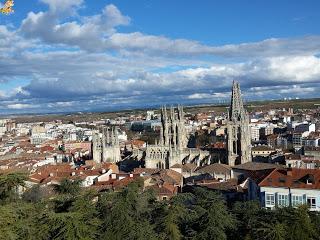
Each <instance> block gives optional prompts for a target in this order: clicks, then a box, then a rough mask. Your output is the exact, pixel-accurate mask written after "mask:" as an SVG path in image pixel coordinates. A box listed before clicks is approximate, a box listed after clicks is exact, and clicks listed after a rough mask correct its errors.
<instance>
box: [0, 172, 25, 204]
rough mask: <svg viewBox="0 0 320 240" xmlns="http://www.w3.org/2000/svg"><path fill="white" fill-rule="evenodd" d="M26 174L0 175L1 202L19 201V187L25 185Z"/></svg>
mask: <svg viewBox="0 0 320 240" xmlns="http://www.w3.org/2000/svg"><path fill="white" fill-rule="evenodd" d="M26 179H27V178H26V175H25V174H24V173H9V174H3V175H0V201H6V200H9V201H10V200H17V198H18V187H19V186H24V185H25V180H26Z"/></svg>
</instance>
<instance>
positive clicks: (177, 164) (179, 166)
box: [170, 163, 182, 168]
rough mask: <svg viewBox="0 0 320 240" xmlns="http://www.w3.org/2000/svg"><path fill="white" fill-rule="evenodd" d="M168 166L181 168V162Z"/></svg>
mask: <svg viewBox="0 0 320 240" xmlns="http://www.w3.org/2000/svg"><path fill="white" fill-rule="evenodd" d="M170 168H182V164H179V163H176V164H174V165H173V166H171V167H170Z"/></svg>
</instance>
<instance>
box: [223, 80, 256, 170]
mask: <svg viewBox="0 0 320 240" xmlns="http://www.w3.org/2000/svg"><path fill="white" fill-rule="evenodd" d="M227 147H228V164H229V165H230V166H234V165H237V164H242V163H246V162H251V134H250V127H249V116H248V113H247V111H246V110H245V109H244V107H243V102H242V98H241V91H240V84H239V83H238V82H236V81H233V84H232V96H231V104H230V108H229V114H228V123H227Z"/></svg>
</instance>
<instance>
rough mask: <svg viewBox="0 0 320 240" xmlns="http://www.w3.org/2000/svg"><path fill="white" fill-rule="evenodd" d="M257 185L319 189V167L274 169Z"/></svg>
mask: <svg viewBox="0 0 320 240" xmlns="http://www.w3.org/2000/svg"><path fill="white" fill-rule="evenodd" d="M259 186H260V187H284V188H289V187H290V188H303V189H320V169H300V168H292V169H275V170H273V171H272V172H271V173H270V174H269V175H268V176H267V177H266V178H265V179H263V181H262V182H261V183H260V184H259Z"/></svg>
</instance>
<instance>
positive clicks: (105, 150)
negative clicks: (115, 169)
mask: <svg viewBox="0 0 320 240" xmlns="http://www.w3.org/2000/svg"><path fill="white" fill-rule="evenodd" d="M92 144H93V146H92V154H93V160H94V161H95V162H97V163H101V162H111V163H117V162H119V161H121V153H120V145H119V138H118V129H117V128H112V129H111V131H110V130H109V128H102V129H101V131H99V130H97V131H96V132H94V134H93V137H92Z"/></svg>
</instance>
